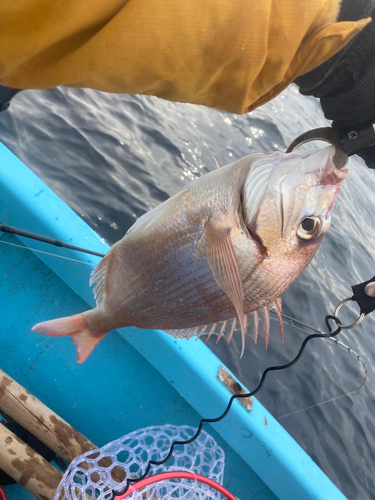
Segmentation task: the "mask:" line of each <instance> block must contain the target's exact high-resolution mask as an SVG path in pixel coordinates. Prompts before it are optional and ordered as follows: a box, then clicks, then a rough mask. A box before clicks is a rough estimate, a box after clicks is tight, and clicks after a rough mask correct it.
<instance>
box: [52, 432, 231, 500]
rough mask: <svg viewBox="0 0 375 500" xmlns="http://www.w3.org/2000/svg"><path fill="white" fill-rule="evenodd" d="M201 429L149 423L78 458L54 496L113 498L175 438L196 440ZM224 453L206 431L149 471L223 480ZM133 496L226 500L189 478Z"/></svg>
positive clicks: (64, 499) (139, 499) (136, 499)
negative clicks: (162, 463) (196, 475)
mask: <svg viewBox="0 0 375 500" xmlns="http://www.w3.org/2000/svg"><path fill="white" fill-rule="evenodd" d="M194 434H195V429H194V428H193V427H189V426H186V425H185V426H181V427H178V426H175V425H170V424H167V425H163V426H154V427H147V428H145V429H140V430H138V431H134V432H132V433H130V434H127V435H126V436H123V437H121V438H120V439H117V440H116V441H112V442H111V443H108V444H106V445H105V446H103V447H102V448H99V449H98V450H93V451H89V452H87V453H84V454H83V455H81V456H79V457H76V458H75V459H74V460H73V462H72V463H71V464H70V466H69V468H68V469H67V471H66V472H65V474H64V477H63V479H62V481H61V483H60V484H59V487H58V488H57V491H56V493H55V496H54V500H88V499H89V498H93V499H97V500H109V499H111V498H112V497H113V492H114V491H121V490H123V489H124V488H125V486H126V478H127V477H132V478H137V477H140V476H141V475H142V474H143V473H144V472H145V470H146V467H147V464H148V462H149V460H155V461H160V460H162V459H163V458H165V457H166V456H167V454H168V453H169V450H170V447H171V445H172V443H173V441H180V440H181V441H183V440H187V439H190V438H191V437H192V436H193V435H194ZM224 461H225V455H224V451H223V450H222V448H220V446H218V444H217V443H216V441H215V440H214V439H213V438H212V437H211V436H210V435H209V434H207V432H205V431H202V432H201V434H200V435H199V437H198V438H197V439H196V440H195V441H193V442H192V443H190V444H188V445H184V446H176V448H175V450H174V453H173V455H172V457H171V458H170V460H169V461H168V462H167V464H164V465H159V466H152V468H151V470H150V473H149V475H154V474H158V473H161V472H165V471H171V470H173V471H175V470H185V471H189V472H195V473H196V474H200V475H202V476H205V477H208V478H209V479H213V480H214V481H216V482H217V483H219V484H223V475H224ZM130 498H131V499H132V500H170V499H174V498H176V499H181V500H222V499H223V498H225V497H223V496H222V495H221V494H220V493H219V492H217V491H215V490H214V489H213V488H210V487H209V486H207V485H204V484H202V483H198V482H196V481H191V480H187V479H174V480H170V481H161V482H159V483H156V484H153V485H149V486H147V487H145V488H144V489H142V491H139V492H134V493H133V494H132V496H131V497H130Z"/></svg>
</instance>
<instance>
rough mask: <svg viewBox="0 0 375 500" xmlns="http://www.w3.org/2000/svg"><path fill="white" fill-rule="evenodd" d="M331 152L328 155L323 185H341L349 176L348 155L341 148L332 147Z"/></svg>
mask: <svg viewBox="0 0 375 500" xmlns="http://www.w3.org/2000/svg"><path fill="white" fill-rule="evenodd" d="M330 148H331V151H330V154H329V155H328V159H327V163H326V168H325V173H324V178H323V185H325V186H327V185H340V184H341V183H342V181H343V180H344V179H346V178H347V176H348V175H349V169H348V167H347V162H348V155H347V154H346V153H345V151H344V150H343V149H342V148H341V147H340V146H336V145H335V146H330Z"/></svg>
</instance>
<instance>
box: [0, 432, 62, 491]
mask: <svg viewBox="0 0 375 500" xmlns="http://www.w3.org/2000/svg"><path fill="white" fill-rule="evenodd" d="M0 468H1V469H3V471H4V472H6V473H7V474H8V475H9V476H10V477H12V478H13V479H14V480H15V481H17V482H18V483H19V484H20V485H21V486H23V487H24V488H25V489H26V490H27V491H29V492H30V493H31V494H32V495H34V496H35V497H36V498H38V499H39V500H53V496H54V494H55V491H56V489H57V487H58V485H59V483H60V481H61V479H62V474H61V472H59V471H58V470H57V469H55V467H53V466H52V465H51V464H50V463H49V462H47V460H45V459H44V458H43V457H42V456H41V455H39V453H37V452H36V451H34V450H33V449H32V448H30V446H28V445H27V444H25V443H24V442H23V441H22V440H21V439H19V438H18V437H17V436H16V435H15V434H14V433H13V432H11V431H10V430H9V429H7V428H6V427H5V425H3V424H0Z"/></svg>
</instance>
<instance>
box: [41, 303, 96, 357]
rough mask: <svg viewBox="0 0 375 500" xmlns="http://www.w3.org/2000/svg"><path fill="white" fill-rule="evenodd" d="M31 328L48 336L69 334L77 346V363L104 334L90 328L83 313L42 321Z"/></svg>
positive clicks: (89, 352) (86, 355)
mask: <svg viewBox="0 0 375 500" xmlns="http://www.w3.org/2000/svg"><path fill="white" fill-rule="evenodd" d="M32 330H33V331H34V332H38V333H42V334H46V335H48V336H50V337H65V336H67V335H70V336H71V337H72V339H73V341H74V343H75V345H76V347H77V355H78V359H77V361H78V363H83V362H84V361H85V360H86V359H87V358H88V357H89V355H90V354H91V352H92V351H93V349H94V348H95V347H96V346H97V345H98V344H99V342H100V341H101V340H102V339H103V338H104V336H105V334H99V335H98V334H95V333H94V332H93V331H92V330H91V328H90V326H89V324H88V322H87V318H86V315H85V313H81V314H75V315H74V316H68V317H66V318H58V319H53V320H50V321H44V322H43V323H38V324H37V325H35V326H33V328H32Z"/></svg>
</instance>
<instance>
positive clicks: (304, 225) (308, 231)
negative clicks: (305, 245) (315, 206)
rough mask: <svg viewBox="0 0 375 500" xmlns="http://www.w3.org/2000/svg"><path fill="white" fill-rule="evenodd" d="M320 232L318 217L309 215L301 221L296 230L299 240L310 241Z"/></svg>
mask: <svg viewBox="0 0 375 500" xmlns="http://www.w3.org/2000/svg"><path fill="white" fill-rule="evenodd" d="M321 231H322V224H321V222H320V219H319V217H315V216H314V215H310V217H306V218H305V219H303V221H301V224H300V225H299V228H298V229H297V236H298V238H300V239H301V240H304V241H310V240H315V239H316V238H317V237H318V236H319V235H320V233H321Z"/></svg>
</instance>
